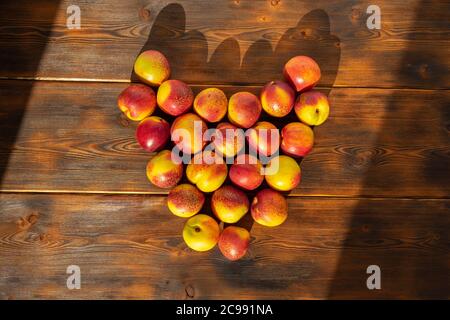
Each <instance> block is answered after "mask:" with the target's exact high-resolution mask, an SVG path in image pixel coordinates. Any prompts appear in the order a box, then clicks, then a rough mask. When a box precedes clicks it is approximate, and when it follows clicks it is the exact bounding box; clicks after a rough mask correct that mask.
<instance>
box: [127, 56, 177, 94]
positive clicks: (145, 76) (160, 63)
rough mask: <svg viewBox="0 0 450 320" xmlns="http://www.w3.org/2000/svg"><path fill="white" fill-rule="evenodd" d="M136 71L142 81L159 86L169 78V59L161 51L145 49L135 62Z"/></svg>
mask: <svg viewBox="0 0 450 320" xmlns="http://www.w3.org/2000/svg"><path fill="white" fill-rule="evenodd" d="M134 72H135V73H136V75H137V76H138V77H139V79H141V81H143V82H145V83H147V84H149V85H151V86H159V85H161V83H163V82H164V81H166V80H167V79H169V76H170V65H169V61H167V58H166V57H165V56H164V55H163V54H162V53H161V52H159V51H156V50H148V51H144V52H142V53H141V54H140V55H139V56H138V57H137V59H136V61H135V63H134Z"/></svg>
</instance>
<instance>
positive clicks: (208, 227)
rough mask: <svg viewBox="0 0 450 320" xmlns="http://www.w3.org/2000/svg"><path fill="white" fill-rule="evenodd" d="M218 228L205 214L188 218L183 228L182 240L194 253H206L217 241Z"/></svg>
mask: <svg viewBox="0 0 450 320" xmlns="http://www.w3.org/2000/svg"><path fill="white" fill-rule="evenodd" d="M219 236H220V228H219V225H218V223H217V221H216V220H214V218H211V217H210V216H207V215H206V214H198V215H196V216H193V217H191V218H189V220H188V221H186V224H185V225H184V228H183V239H184V241H185V242H186V244H187V245H188V247H189V248H191V249H193V250H195V251H208V250H211V249H212V248H214V246H215V245H216V244H217V241H219Z"/></svg>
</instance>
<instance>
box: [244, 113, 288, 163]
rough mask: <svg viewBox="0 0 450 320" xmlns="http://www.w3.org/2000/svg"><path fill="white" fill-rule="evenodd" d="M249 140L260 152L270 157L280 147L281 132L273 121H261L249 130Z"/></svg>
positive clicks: (252, 146) (251, 145)
mask: <svg viewBox="0 0 450 320" xmlns="http://www.w3.org/2000/svg"><path fill="white" fill-rule="evenodd" d="M247 140H248V144H249V146H250V147H251V148H252V149H253V150H255V151H257V152H258V154H260V155H263V156H265V157H269V156H271V155H272V154H274V153H275V152H277V151H278V149H279V147H280V132H279V131H278V128H277V127H275V126H274V125H273V124H272V123H270V122H267V121H261V122H258V123H256V125H255V126H254V127H252V128H251V129H249V130H248V132H247Z"/></svg>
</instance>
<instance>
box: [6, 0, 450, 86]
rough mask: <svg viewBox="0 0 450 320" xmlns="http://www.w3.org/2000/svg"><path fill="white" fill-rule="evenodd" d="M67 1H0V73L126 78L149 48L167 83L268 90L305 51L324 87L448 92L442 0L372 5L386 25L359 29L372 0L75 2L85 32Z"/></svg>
mask: <svg viewBox="0 0 450 320" xmlns="http://www.w3.org/2000/svg"><path fill="white" fill-rule="evenodd" d="M72 4H75V3H74V2H73V1H69V0H64V1H54V0H43V1H40V2H39V6H37V5H35V6H33V5H30V3H29V1H27V0H17V1H3V2H2V3H1V4H0V25H1V26H2V27H1V28H0V46H1V48H2V50H1V52H0V62H1V65H2V70H1V71H0V76H1V77H31V78H64V79H74V78H86V79H101V80H114V81H127V80H128V79H129V78H130V73H131V70H132V66H133V62H134V59H135V57H136V56H137V54H138V53H139V52H140V51H141V50H142V49H143V48H156V49H159V50H161V51H163V52H164V53H166V54H167V56H168V57H169V59H170V61H171V64H172V66H173V77H175V78H179V79H182V80H185V81H187V82H190V83H197V84H207V83H214V84H218V83H222V84H236V83H240V84H244V83H246V84H248V83H251V84H261V83H265V82H267V81H269V80H273V79H277V78H279V77H281V67H282V65H283V64H284V63H285V62H286V61H287V59H288V58H289V57H291V56H293V55H296V54H308V55H311V56H313V57H314V58H316V59H317V60H318V61H319V63H320V65H321V67H322V70H323V79H322V81H321V85H322V86H332V85H335V86H353V87H355V86H356V87H369V86H374V87H395V88H398V87H414V88H435V89H437V88H449V86H450V78H449V77H448V76H447V74H448V70H449V66H450V60H449V59H448V57H449V56H450V40H449V36H448V35H449V34H448V32H449V30H450V19H449V18H450V17H449V14H450V10H449V7H450V3H449V1H441V0H433V1H431V2H430V1H427V2H424V1H421V0H409V1H402V2H395V1H387V0H380V1H377V5H378V6H379V7H380V8H381V17H382V29H381V30H369V29H368V28H367V26H366V20H367V18H368V16H369V15H368V14H366V9H367V7H368V6H369V5H371V4H373V3H372V2H370V1H368V0H367V1H366V0H363V1H328V0H317V1H313V2H308V3H306V2H303V1H297V0H283V1H265V0H264V1H263V0H259V1H245V0H242V1H238V0H236V1H214V2H211V1H200V2H199V1H179V4H173V3H172V1H171V0H161V1H150V2H148V1H142V0H131V1H126V2H124V1H120V0H109V1H87V0H79V1H76V4H77V5H78V6H79V7H80V9H81V29H80V30H78V29H68V28H67V25H66V22H67V13H66V9H67V7H68V6H69V5H72ZM12 39H13V40H12ZM44 49H45V51H44ZM42 53H43V55H42V59H41V54H42ZM38 66H39V68H38ZM338 70H339V73H338Z"/></svg>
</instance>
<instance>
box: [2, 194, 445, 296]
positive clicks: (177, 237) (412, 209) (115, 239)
mask: <svg viewBox="0 0 450 320" xmlns="http://www.w3.org/2000/svg"><path fill="white" fill-rule="evenodd" d="M289 207H290V216H289V218H288V220H287V221H286V223H284V224H283V225H282V226H280V227H278V228H265V227H262V226H259V225H256V224H254V225H253V226H252V227H251V234H252V242H251V247H250V251H249V253H248V255H247V256H246V257H245V259H244V260H242V261H239V262H234V263H232V262H227V261H226V260H225V259H224V258H223V257H222V255H221V254H220V252H219V251H218V249H217V248H215V249H213V250H212V251H210V252H207V253H196V252H192V251H190V250H189V249H188V248H187V247H186V245H185V244H184V242H183V239H182V237H181V230H182V227H183V224H184V222H185V220H184V219H181V218H178V217H175V216H173V215H171V214H170V213H169V212H168V210H167V209H166V206H165V197H163V196H150V197H149V196H145V195H135V196H130V195H127V196H124V195H109V196H108V195H56V194H54V195H33V194H5V193H2V194H0V212H1V215H2V219H1V220H0V271H1V272H0V297H1V298H11V299H21V298H25V299H47V298H58V299H63V298H77V299H78V298H84V299H88V298H96V299H99V298H102V299H105V298H106V299H111V298H114V299H119V298H122V299H124V298H127V299H131V298H132V299H148V298H157V299H191V298H194V299H201V298H209V299H241V298H246V299H257V298H261V299H262V298H264V299H267V298H272V299H282V298H285V299H300V298H316V299H317V298H327V297H329V294H330V293H329V292H328V288H329V287H330V285H331V284H332V283H333V284H334V285H335V286H338V287H341V288H344V290H342V291H341V292H342V294H341V295H339V293H338V294H334V295H333V296H332V297H333V298H414V297H417V296H420V297H422V298H430V297H432V298H447V299H448V298H449V288H448V284H449V280H450V279H449V277H448V268H449V261H450V259H449V258H450V256H449V253H450V252H449V249H450V242H449V239H448V225H449V216H448V210H449V201H448V200H435V201H428V200H376V199H372V200H370V199H364V200H358V199H329V198H321V199H314V198H298V197H297V198H289ZM352 219H356V221H357V223H356V224H355V222H354V224H353V226H354V227H353V229H350V230H348V224H349V223H350V221H351V220H352ZM431 225H434V227H433V228H432V229H429V228H430V226H431ZM349 231H350V235H351V237H348V235H349V234H348V232H349ZM345 249H347V250H350V251H351V252H352V254H353V258H354V263H353V264H352V265H351V267H350V266H347V267H348V269H347V270H346V271H347V273H346V274H345V275H340V276H339V277H337V278H336V277H335V274H334V273H335V269H336V266H337V264H338V262H339V257H340V253H341V251H342V250H345ZM72 264H75V265H79V266H80V268H81V281H82V284H81V289H80V290H68V289H67V288H66V279H67V275H66V268H67V266H69V265H72ZM370 264H378V265H380V266H381V268H382V290H372V291H371V290H367V288H366V278H367V274H366V268H367V266H368V265H370ZM411 279H415V280H414V281H412V280H411ZM346 287H350V288H351V289H352V290H345V288H346ZM217 288H220V290H217ZM418 292H420V293H419V294H418Z"/></svg>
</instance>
